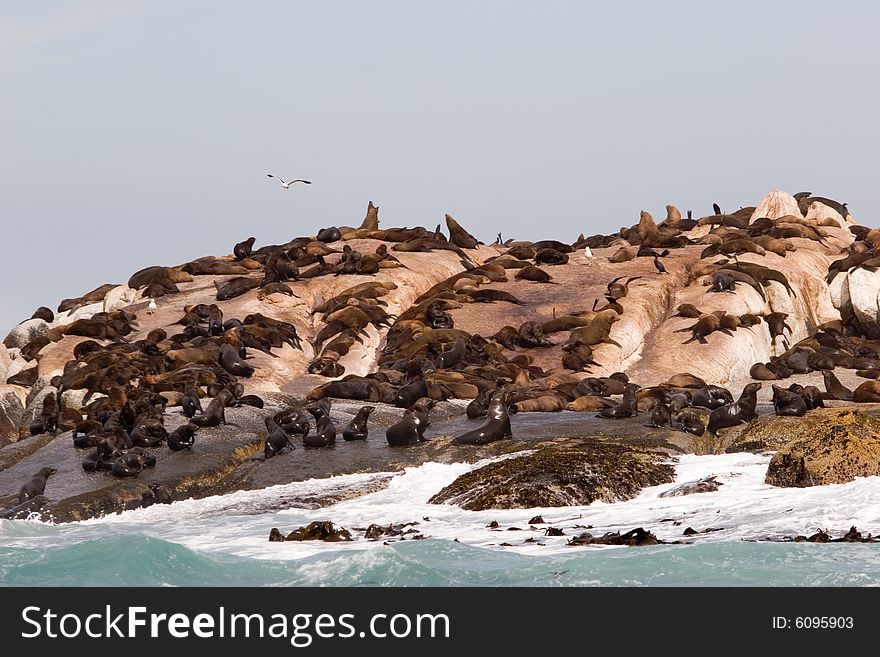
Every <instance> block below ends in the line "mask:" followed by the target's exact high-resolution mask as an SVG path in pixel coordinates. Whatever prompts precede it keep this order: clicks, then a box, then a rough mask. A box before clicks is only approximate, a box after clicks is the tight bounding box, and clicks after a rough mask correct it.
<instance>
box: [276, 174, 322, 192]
mask: <svg viewBox="0 0 880 657" xmlns="http://www.w3.org/2000/svg"><path fill="white" fill-rule="evenodd" d="M266 175H267V176H269V177H270V178H277V179H278V180H279V181H280V182H281V186H282V187H283V188H284V189H290V186H291V185H292V184H293V183H298V182H301V183H305V184H306V185H311V184H312V183H311V182H310V181H308V180H303V179H302V178H297V179H296V180H288V181H287V182H284V180H282V179H281V178H278V176H274V175H272V174H271V173H267V174H266Z"/></svg>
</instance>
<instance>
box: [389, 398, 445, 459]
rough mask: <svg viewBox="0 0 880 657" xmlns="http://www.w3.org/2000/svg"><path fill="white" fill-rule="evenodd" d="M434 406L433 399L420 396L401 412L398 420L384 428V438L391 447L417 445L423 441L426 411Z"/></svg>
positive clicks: (426, 417) (426, 421)
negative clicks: (401, 415)
mask: <svg viewBox="0 0 880 657" xmlns="http://www.w3.org/2000/svg"><path fill="white" fill-rule="evenodd" d="M433 406H434V400H433V399H429V398H427V397H422V398H421V399H419V400H418V401H417V402H416V403H415V404H413V405H412V406H410V407H409V408H407V409H406V410H405V411H404V412H403V417H402V418H401V419H400V421H398V422H396V423H395V424H392V425H391V426H390V427H388V429H386V430H385V439H386V440H387V441H388V444H389V445H391V446H392V447H405V446H408V445H417V444H418V443H420V442H422V441H424V434H425V429H427V428H428V425H429V422H428V413H429V412H430V410H431V408H432V407H433Z"/></svg>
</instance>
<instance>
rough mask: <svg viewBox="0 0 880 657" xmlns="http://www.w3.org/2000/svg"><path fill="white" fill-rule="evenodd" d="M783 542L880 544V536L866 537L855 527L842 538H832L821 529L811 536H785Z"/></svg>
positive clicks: (826, 531)
mask: <svg viewBox="0 0 880 657" xmlns="http://www.w3.org/2000/svg"><path fill="white" fill-rule="evenodd" d="M782 541H783V542H786V543H787V542H791V543H878V542H880V536H873V535H871V534H868V535H867V536H864V535H862V532H860V531H859V530H858V529H856V527H855V525H853V526H852V527H850V528H849V531H848V532H846V533H845V534H844V535H843V536H841V537H840V538H832V536H831V534H830V533H829V532H828V530H827V529H820V530H818V531H817V532H816V533H815V534H811V535H810V536H801V535H799V536H784V537H783V538H782Z"/></svg>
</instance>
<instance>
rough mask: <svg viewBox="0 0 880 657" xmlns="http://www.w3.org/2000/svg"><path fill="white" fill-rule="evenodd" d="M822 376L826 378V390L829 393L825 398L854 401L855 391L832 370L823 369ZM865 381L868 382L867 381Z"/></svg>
mask: <svg viewBox="0 0 880 657" xmlns="http://www.w3.org/2000/svg"><path fill="white" fill-rule="evenodd" d="M822 378H823V379H824V380H825V391H826V392H827V393H828V394H827V395H826V396H825V399H836V400H840V401H853V391H852V390H850V389H849V388H847V387H846V386H844V385H843V384H842V383H841V382H840V379H838V378H837V377H836V376H835V375H834V372H832V371H831V370H822ZM865 383H868V381H866V382H865Z"/></svg>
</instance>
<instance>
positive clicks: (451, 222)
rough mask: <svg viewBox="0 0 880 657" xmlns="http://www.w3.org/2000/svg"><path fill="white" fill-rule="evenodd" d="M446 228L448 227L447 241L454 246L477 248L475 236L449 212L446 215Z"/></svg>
mask: <svg viewBox="0 0 880 657" xmlns="http://www.w3.org/2000/svg"><path fill="white" fill-rule="evenodd" d="M446 228H447V229H449V241H450V242H452V243H453V244H455V246H458V247H461V248H462V249H475V248H477V244H479V242H477V238H475V237H474V236H473V235H471V234H470V233H469V232H467V231H466V230H465V229H464V228H462V227H461V225H460V224H459V223H458V222H457V221H456V220H455V219H454V218H453V217H452V215H450V214H447V215H446Z"/></svg>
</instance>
